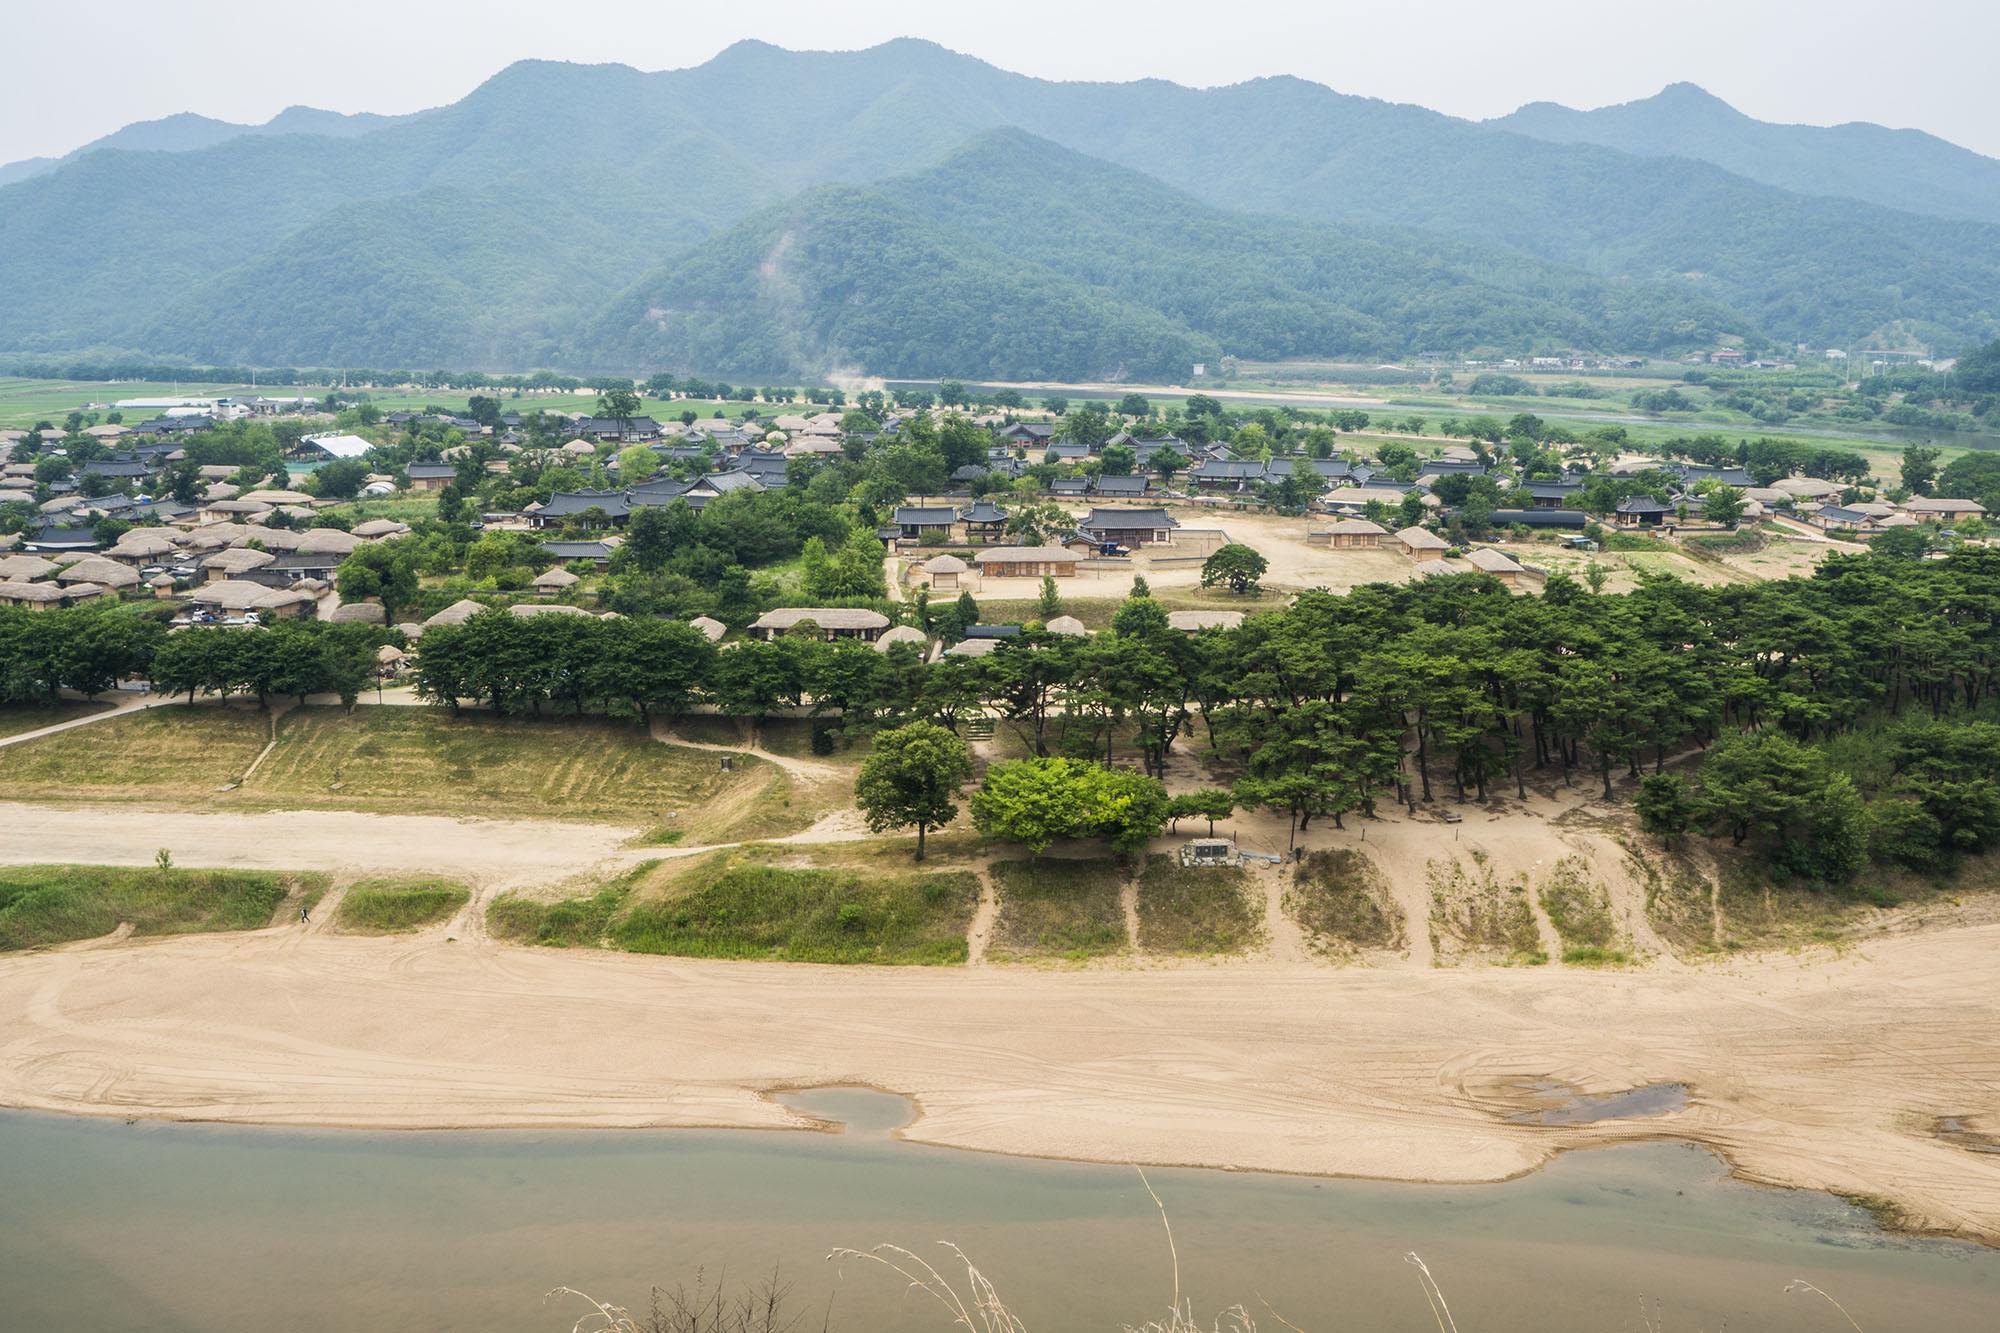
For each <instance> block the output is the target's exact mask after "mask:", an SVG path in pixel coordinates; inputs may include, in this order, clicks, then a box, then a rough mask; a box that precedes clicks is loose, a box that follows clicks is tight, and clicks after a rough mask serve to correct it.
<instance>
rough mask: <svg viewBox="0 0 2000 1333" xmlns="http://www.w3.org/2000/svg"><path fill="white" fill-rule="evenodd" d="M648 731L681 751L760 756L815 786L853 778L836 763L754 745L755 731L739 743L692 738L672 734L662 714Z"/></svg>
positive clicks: (655, 719) (756, 757) (755, 742)
mask: <svg viewBox="0 0 2000 1333" xmlns="http://www.w3.org/2000/svg"><path fill="white" fill-rule="evenodd" d="M651 730H652V734H653V739H654V740H656V741H658V742H660V743H661V744H662V745H672V746H675V747H676V748H678V749H682V750H711V751H714V752H715V753H717V754H742V755H749V756H750V757H751V758H753V759H761V760H763V761H764V762H765V763H767V764H770V765H772V766H774V767H776V768H782V769H783V770H785V772H787V773H789V774H791V775H792V776H793V777H795V778H799V779H801V780H803V781H805V782H810V783H813V784H814V785H822V784H826V783H834V782H852V781H853V780H854V774H853V772H852V771H851V770H849V769H845V768H842V767H841V766H840V765H839V764H823V763H820V762H819V761H818V760H815V759H797V758H794V757H793V756H791V755H786V754H778V753H777V752H776V751H773V750H767V749H765V748H764V747H762V746H760V745H758V744H757V738H756V735H755V734H754V731H753V734H752V735H751V738H750V739H749V740H747V741H745V742H744V743H743V744H741V745H718V744H716V743H715V742H714V741H695V740H689V739H688V738H687V737H685V736H677V735H675V734H674V729H673V727H672V726H671V725H670V724H669V722H668V720H667V719H666V718H663V717H656V718H654V719H653V722H652V728H651Z"/></svg>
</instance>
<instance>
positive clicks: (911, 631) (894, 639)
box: [875, 625, 930, 653]
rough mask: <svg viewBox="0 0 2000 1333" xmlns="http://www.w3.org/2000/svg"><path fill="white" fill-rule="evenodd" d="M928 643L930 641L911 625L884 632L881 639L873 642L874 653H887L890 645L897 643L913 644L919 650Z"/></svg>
mask: <svg viewBox="0 0 2000 1333" xmlns="http://www.w3.org/2000/svg"><path fill="white" fill-rule="evenodd" d="M929 642H930V640H929V639H927V638H925V637H924V632H923V631H922V630H920V629H917V628H915V627H914V626H911V625H897V626H895V627H894V628H893V629H890V630H887V631H885V632H884V633H883V635H882V637H881V638H879V639H877V640H875V651H876V652H878V653H886V652H888V651H889V648H890V646H891V645H893V644H898V643H914V644H916V645H917V646H918V647H919V648H921V647H923V646H924V645H925V644H927V643H929Z"/></svg>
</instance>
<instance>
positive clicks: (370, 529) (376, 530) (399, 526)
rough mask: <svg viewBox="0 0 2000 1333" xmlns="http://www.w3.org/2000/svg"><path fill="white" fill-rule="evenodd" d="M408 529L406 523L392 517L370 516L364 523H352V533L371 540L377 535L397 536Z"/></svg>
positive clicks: (408, 526)
mask: <svg viewBox="0 0 2000 1333" xmlns="http://www.w3.org/2000/svg"><path fill="white" fill-rule="evenodd" d="M409 530H410V525H409V524H407V523H398V522H397V521H396V520H395V519H393V518H371V519H369V520H368V521H367V522H366V523H356V524H355V525H354V535H355V536H357V537H365V538H367V539H369V540H370V541H373V540H374V539H375V538H378V537H399V536H401V535H402V534H403V533H406V532H408V531H409Z"/></svg>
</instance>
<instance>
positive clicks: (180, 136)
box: [0, 106, 421, 185]
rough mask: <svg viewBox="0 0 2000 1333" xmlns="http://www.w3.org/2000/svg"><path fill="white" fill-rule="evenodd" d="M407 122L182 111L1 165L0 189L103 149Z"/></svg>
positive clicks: (318, 113) (173, 149)
mask: <svg viewBox="0 0 2000 1333" xmlns="http://www.w3.org/2000/svg"><path fill="white" fill-rule="evenodd" d="M419 114H421V113H419ZM408 119H409V117H408V116H378V115H376V114H375V113H373V112H370V111H364V112H359V113H356V114H353V115H347V114H344V113H342V112H339V111H322V110H320V109H318V108H317V107H310V106H289V107H286V108H285V109H284V110H283V111H280V112H279V113H278V114H277V115H275V116H273V117H271V118H270V119H269V120H267V121H265V122H264V123H263V124H262V125H238V124H236V123H235V122H234V121H228V120H216V119H214V118H213V117H210V116H198V115H196V114H195V113H194V112H192V111H183V112H181V113H179V114H178V115H172V116H164V117H162V118H161V119H159V120H140V121H134V122H133V123H132V124H130V125H126V126H124V127H122V128H120V129H116V130H113V131H112V132H111V133H109V134H107V135H105V136H104V137H103V138H101V139H93V140H91V141H90V142H89V143H87V144H85V145H84V146H83V147H81V148H78V149H76V150H75V151H74V152H70V153H66V154H64V155H63V156H61V157H29V158H23V159H21V160H20V161H18V162H9V163H6V164H5V165H0V185H11V184H13V183H14V182H15V181H20V180H26V179H28V178H29V177H30V176H38V175H40V174H41V173H43V172H45V171H50V170H53V169H54V168H56V167H58V166H61V165H62V164H63V163H65V162H73V161H75V160H76V159H77V158H79V157H82V156H83V155H84V154H85V153H92V152H96V151H97V150H98V149H100V148H121V149H124V150H126V151H127V152H135V153H185V152H190V151H192V150H194V149H197V148H209V147H212V146H214V145H215V144H219V143H224V142H226V141H228V140H230V139H235V138H238V137H240V136H242V135H246V134H317V135H322V136H325V137H329V138H346V137H349V136H351V135H356V134H367V133H369V132H371V131H373V130H379V129H382V128H383V127H385V126H388V125H394V124H396V123H397V122H399V121H403V120H408Z"/></svg>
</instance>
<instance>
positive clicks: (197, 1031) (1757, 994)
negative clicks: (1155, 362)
mask: <svg viewBox="0 0 2000 1333" xmlns="http://www.w3.org/2000/svg"><path fill="white" fill-rule="evenodd" d="M1996 982H2000V926H1994V925H1982V926H1972V927H1963V928H1958V929H1953V930H1944V931H1938V932H1934V933H1924V934H1912V935H1908V936H1894V937H1888V938H1885V939H1883V940H1881V941H1880V942H1879V943H1875V944H1871V945H1870V946H1869V947H1868V949H1867V950H1866V951H1865V952H1855V953H1851V954H1849V955H1847V956H1845V957H1840V958H1831V959H1829V958H1826V957H1825V956H1821V957H1820V958H1819V959H1818V960H1817V961H1814V960H1809V959H1802V958H1791V957H1779V958H1766V959H1759V960H1756V961H1755V962H1751V963H1743V964H1739V965H1738V966H1736V967H1735V968H1733V969H1730V970H1722V969H1701V970H1695V969H1676V970H1670V971H1669V970H1658V971H1653V970H1648V971H1634V972H1624V973H1596V972H1589V971H1585V970H1581V969H1568V970H1562V971H1553V970H1550V969H1532V970H1508V969H1480V970H1463V971H1430V970H1417V969H1383V970H1375V969H1342V970H1333V969H1327V968H1323V967H1316V966H1311V965H1300V964H1284V963H1275V962H1263V963H1258V962H1247V963H1239V964H1235V965H1232V966H1230V967H1227V968H1216V967H1210V966H1204V967H1201V968H1199V969H1194V970H1191V969H1185V968H1172V967H1164V968H1145V969H1137V970H1115V971H1114V970H1085V971H1058V970H1045V969H1012V968H990V967H983V968H977V969H929V968H909V969H876V968H851V969H839V968H821V967H809V966H795V965H781V964H728V963H709V962H689V961H675V960H666V959H659V958H644V957H632V956H624V955H615V954H596V953H574V952H558V951H542V950H531V949H519V948H512V947H507V946H501V945H496V944H493V943H491V942H488V941H486V940H484V939H483V938H480V937H477V936H475V937H473V938H469V939H468V938H463V937H462V938H460V939H458V940H456V941H448V940H447V939H446V938H445V935H444V933H443V932H441V931H433V932H430V933H428V934H426V935H424V936H421V937H418V938H415V939H374V938H354V937H344V936H340V935H338V934H332V933H321V932H313V931H301V930H298V929H296V928H283V927H281V928H277V929H273V930H266V931H258V932H252V933H248V934H239V935H228V936H203V937H189V938H184V939H176V940H167V941H157V942H143V941H142V942H134V943H116V942H105V943H104V944H102V945H100V947H96V948H92V949H69V950H59V951H53V952H45V953H38V954H31V955H22V956H15V957H9V958H6V959H0V1015H4V1017H0V1104H5V1105H9V1106H18V1107H31V1108H37V1109H43V1110H50V1111H64V1112H79V1113H86V1114H103V1115H127V1116H165V1117H180V1118H194V1119H207V1120H225V1121H258V1122H273V1123H284V1124H327V1125H352V1126H375V1127H388V1126H468V1127H480V1126H499V1125H542V1126H592V1125H604V1126H609V1125H698V1124H729V1125H746V1126H770V1125H781V1124H788V1123H792V1122H793V1117H792V1116H791V1114H790V1113H789V1112H787V1111H786V1110H784V1109H783V1108H781V1107H779V1106H778V1105H776V1104H775V1103H773V1102H771V1101H769V1100H767V1099H766V1098H765V1097H764V1096H763V1095H762V1093H763V1092H765V1091H767V1090H770V1089H774V1088H779V1087H784V1086H789V1085H797V1084H816V1083H838V1082H865V1083H870V1084H874V1085H877V1086H881V1087H885V1088H891V1089H895V1090H898V1091H901V1092H905V1093H908V1094H911V1095H913V1096H915V1097H916V1098H918V1099H919V1101H920V1102H921V1104H922V1106H923V1114H922V1117H921V1119H920V1120H919V1122H918V1123H917V1125H916V1126H915V1127H914V1128H913V1129H912V1131H911V1135H912V1137H914V1138H917V1139H920V1140H924V1141H928V1142H933V1143H940V1144H950V1145H957V1146H962V1147H967V1148H980V1149H991V1150H996V1151H1003V1152H1016V1153H1032V1154H1043V1155H1051V1156H1067V1157H1082V1158H1096V1159H1104V1160H1113V1161H1144V1162H1174V1163H1191V1164H1206V1165H1215V1166H1233V1167H1244V1168H1260V1169H1271V1170H1292V1171H1311V1172H1325V1173H1338V1174H1354V1175H1366V1176H1382V1177H1394V1178H1405V1179H1431V1180H1487V1179H1495V1178H1499V1177H1504V1176H1508V1175H1512V1174H1515V1173H1517V1172H1520V1171H1524V1170H1527V1169H1529V1168H1532V1167H1533V1166H1535V1165H1536V1164H1538V1163H1539V1162H1541V1161H1543V1160H1545V1159H1546V1158H1547V1157H1548V1156H1549V1155H1550V1154H1551V1153H1553V1152H1556V1151H1559V1150H1561V1149H1563V1148H1567V1147H1574V1146H1582V1145H1587V1144H1592V1143H1602V1142H1607V1141H1611V1140H1615V1139H1619V1138H1621V1137H1631V1136H1640V1135H1652V1134H1662V1133H1669V1134H1677V1135H1684V1136H1686V1137H1689V1138H1693V1139H1696V1140H1699V1141H1701V1142H1704V1143H1708V1144H1711V1145H1714V1146H1716V1147H1718V1148H1720V1149H1722V1150H1723V1151H1724V1152H1726V1153H1727V1154H1728V1155H1729V1157H1730V1158H1731V1160H1732V1161H1733V1162H1735V1163H1736V1165H1737V1167H1738V1168H1739V1170H1741V1171H1742V1172H1743V1173H1745V1174H1746V1175H1749V1176H1752V1177H1754V1178H1757V1179H1762V1180H1769V1181H1775V1182H1784V1183H1790V1184H1798V1185H1808V1186H1815V1187H1821V1188H1829V1189H1835V1190H1840V1191H1845V1192H1850V1193H1862V1194H1874V1195H1880V1196H1885V1197H1888V1198H1891V1199H1894V1200H1895V1201H1896V1202H1897V1203H1898V1204H1899V1205H1900V1206H1901V1207H1903V1208H1904V1209H1906V1210H1907V1212H1908V1213H1909V1215H1910V1216H1911V1217H1912V1218H1913V1219H1914V1220H1916V1221H1917V1222H1919V1223H1921V1224H1923V1225H1926V1226H1929V1227H1934V1228H1938V1229H1944V1230H1952V1231H1957V1232H1960V1233H1963V1234H1968V1235H1981V1236H1986V1237H1989V1238H1994V1237H2000V1157H1995V1156H1992V1155H1990V1154H1988V1155H1981V1154H1978V1153H1974V1152H1970V1151H1968V1150H1966V1149H1964V1148H1962V1147H1958V1146H1954V1145H1951V1144H1947V1143H1944V1142H1941V1141H1939V1140H1938V1139H1936V1138H1935V1137H1933V1136H1932V1135H1931V1133H1930V1126H1931V1124H1932V1119H1933V1117H1936V1116H1941V1115H1952V1116H1965V1117H1973V1118H1975V1119H1979V1118H1982V1117H1983V1118H1987V1119H1990V1118H1992V1117H1994V1116H1996V1115H2000V1038H1996V1037H1995V1036H1994V1035H1993V1034H1994V1032H1995V1031H1996V1024H1995V1017H1996V1014H1995V1001H1994V998H1993V997H1994V996H1995V994H1996V993H2000V988H1996ZM1520 1076H1531V1077H1543V1076H1554V1077H1558V1078H1566V1079H1569V1080H1572V1081H1574V1082H1575V1083H1577V1084H1578V1085H1579V1086H1580V1087H1582V1088H1583V1089H1585V1090H1587V1091H1597V1092H1602V1091H1611V1090H1616V1089H1620V1088H1625V1087H1630V1086H1635V1085H1639V1084H1645V1083H1653V1082H1666V1081H1682V1082H1686V1083H1688V1084H1690V1085H1691V1086H1692V1088H1693V1089H1694V1096H1693V1103H1692V1105H1691V1106H1690V1107H1689V1108H1688V1109H1687V1110H1686V1111H1683V1112H1680V1113H1677V1114H1675V1115H1672V1116H1668V1117H1663V1118H1657V1119H1651V1120H1637V1121H1630V1122H1624V1123H1622V1124H1621V1123H1618V1122H1605V1123H1601V1124H1598V1125H1585V1126H1574V1127H1564V1128H1560V1129H1553V1128H1531V1127H1524V1126H1514V1125H1508V1124H1505V1123H1503V1121H1502V1120H1501V1119H1500V1118H1499V1116H1500V1113H1501V1112H1503V1111H1504V1110H1505V1109H1506V1108H1507V1105H1508V1103H1507V1102H1506V1100H1505V1097H1504V1095H1503V1093H1502V1092H1501V1086H1502V1084H1503V1083H1504V1081H1505V1080H1507V1079H1510V1078H1514V1077H1520Z"/></svg>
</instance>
